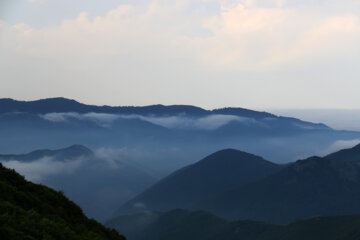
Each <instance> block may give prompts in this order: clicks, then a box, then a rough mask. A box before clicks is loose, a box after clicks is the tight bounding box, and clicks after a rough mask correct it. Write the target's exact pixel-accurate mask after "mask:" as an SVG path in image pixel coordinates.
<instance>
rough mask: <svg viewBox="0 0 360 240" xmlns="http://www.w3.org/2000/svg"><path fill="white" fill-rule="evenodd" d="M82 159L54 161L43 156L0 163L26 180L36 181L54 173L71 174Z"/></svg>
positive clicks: (80, 163) (79, 165)
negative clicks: (30, 159)
mask: <svg viewBox="0 0 360 240" xmlns="http://www.w3.org/2000/svg"><path fill="white" fill-rule="evenodd" d="M83 161H84V160H83V159H81V158H79V159H75V160H71V161H56V159H54V158H51V157H43V158H40V159H38V160H35V161H31V162H22V161H17V160H10V161H4V162H2V164H3V165H4V166H5V167H7V168H11V169H15V170H16V171H17V172H18V173H20V174H21V175H23V176H25V177H26V179H27V180H29V181H34V182H37V183H40V182H42V181H43V180H44V179H46V178H47V177H50V176H54V175H62V174H65V175H66V174H71V173H73V172H74V171H75V170H77V169H78V168H80V167H81V165H82V164H83Z"/></svg>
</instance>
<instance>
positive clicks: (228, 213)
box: [194, 153, 360, 223]
mask: <svg viewBox="0 0 360 240" xmlns="http://www.w3.org/2000/svg"><path fill="white" fill-rule="evenodd" d="M338 154H339V155H342V154H340V153H337V154H334V155H332V156H336V155H338ZM348 159H352V158H348ZM194 208H195V209H204V210H208V211H211V212H212V213H214V214H217V215H219V216H222V217H226V218H229V219H251V220H260V221H266V222H275V223H285V222H291V221H294V220H297V219H304V218H309V217H316V216H324V215H344V214H353V213H360V165H359V163H357V162H352V161H347V160H346V159H345V160H343V159H335V158H327V157H325V158H320V157H311V158H308V159H305V160H299V161H296V162H295V163H293V164H289V165H288V166H287V167H285V168H284V169H282V170H280V171H279V172H277V173H275V174H273V175H271V176H268V177H266V178H264V179H261V180H259V181H257V182H253V183H250V184H247V185H244V186H242V187H239V188H237V189H233V190H231V191H228V192H227V193H224V194H221V195H218V196H217V197H214V198H212V199H209V200H206V201H203V202H200V203H198V204H196V207H194Z"/></svg>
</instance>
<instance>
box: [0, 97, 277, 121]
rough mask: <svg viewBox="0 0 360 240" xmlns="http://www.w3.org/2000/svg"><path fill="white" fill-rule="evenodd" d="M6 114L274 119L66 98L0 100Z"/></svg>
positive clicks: (234, 112) (255, 114) (245, 112)
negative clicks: (211, 115) (108, 104)
mask: <svg viewBox="0 0 360 240" xmlns="http://www.w3.org/2000/svg"><path fill="white" fill-rule="evenodd" d="M8 112H27V113H34V114H45V113H52V112H78V113H88V112H98V113H117V114H140V115H149V114H152V115H177V114H187V115H195V116H203V115H208V114H224V115H236V116H244V117H254V118H265V117H275V115H273V114H270V113H266V112H257V111H252V110H248V109H243V108H223V109H216V110H213V111H209V110H205V109H202V108H199V107H195V106H189V105H170V106H164V105H161V104H158V105H150V106H143V107H134V106H124V107H112V106H95V105H86V104H82V103H79V102H77V101H75V100H72V99H66V98H61V97H59V98H47V99H41V100H36V101H17V100H14V99H10V98H3V99H0V113H8Z"/></svg>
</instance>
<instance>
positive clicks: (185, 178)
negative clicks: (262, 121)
mask: <svg viewBox="0 0 360 240" xmlns="http://www.w3.org/2000/svg"><path fill="white" fill-rule="evenodd" d="M281 168H282V166H280V165H278V164H274V163H272V162H269V161H266V160H264V159H263V158H261V157H258V156H255V155H252V154H249V153H246V152H242V151H238V150H234V149H225V150H221V151H218V152H216V153H213V154H211V155H209V156H207V157H205V158H204V159H202V160H200V161H199V162H197V163H195V164H192V165H190V166H186V167H184V168H182V169H180V170H177V171H175V172H174V173H172V174H170V175H169V176H168V177H165V178H164V179H162V180H161V181H159V182H158V183H156V184H155V185H153V186H152V187H150V188H148V189H147V190H146V191H145V192H143V193H142V194H140V195H138V196H137V197H136V198H134V199H133V200H131V201H130V202H128V203H127V204H126V205H124V206H123V207H122V209H123V212H122V209H120V210H119V214H125V213H126V214H127V213H133V212H137V211H142V210H147V209H150V210H157V211H168V210H171V209H174V208H191V207H192V206H193V205H194V204H196V203H197V202H199V201H202V200H206V199H208V198H211V197H215V196H217V195H221V194H223V193H225V192H227V191H229V190H232V189H235V188H237V187H240V186H242V185H244V184H247V183H250V182H253V181H256V180H258V179H262V178H264V177H266V176H269V175H271V174H273V173H275V172H277V171H279V170H280V169H281Z"/></svg>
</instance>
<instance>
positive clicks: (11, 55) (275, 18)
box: [0, 0, 360, 106]
mask: <svg viewBox="0 0 360 240" xmlns="http://www.w3.org/2000/svg"><path fill="white" fill-rule="evenodd" d="M124 2H127V3H124V4H121V5H119V7H117V8H116V9H113V10H111V11H108V13H107V14H105V15H102V16H95V17H92V15H91V12H89V13H87V12H82V13H79V15H78V17H76V18H73V19H71V18H70V19H65V20H64V21H62V23H61V24H60V25H58V26H48V27H43V28H34V27H32V26H29V25H27V24H26V23H23V24H16V25H9V24H6V23H2V24H0V63H1V65H2V66H1V67H0V71H1V78H2V79H3V80H2V83H3V84H2V85H3V86H4V87H3V88H1V89H0V94H1V95H8V94H11V95H12V96H11V97H13V96H25V98H30V97H32V98H34V96H35V95H36V96H39V97H48V96H54V95H63V96H75V98H78V99H80V100H82V99H86V100H87V101H88V99H90V100H91V101H93V102H101V103H103V101H105V100H103V99H106V101H107V102H108V103H109V102H111V103H119V102H121V103H124V102H125V103H126V104H144V103H149V102H151V103H159V102H162V103H168V104H170V102H169V101H172V102H171V103H179V102H188V103H189V102H192V103H194V102H199V103H200V104H203V105H206V104H208V105H209V103H212V102H219V101H224V102H225V103H224V104H229V103H233V105H234V104H244V105H250V103H252V105H260V104H262V105H264V104H265V103H264V102H266V103H268V102H269V104H273V105H274V104H277V105H278V106H279V105H284V104H287V103H288V102H290V103H294V102H296V104H297V105H304V104H305V103H304V102H306V105H307V106H313V103H314V101H315V102H318V105H329V106H330V105H331V104H341V105H342V106H344V105H346V104H350V105H355V104H356V103H355V102H356V101H352V100H353V99H356V96H357V93H356V92H355V91H354V89H357V87H358V81H357V80H356V79H358V77H359V76H360V73H359V72H358V69H359V68H358V67H356V66H357V65H356V64H357V63H358V62H360V59H359V56H360V46H359V44H358V42H360V20H359V12H358V11H356V6H358V5H359V4H358V3H356V2H358V1H354V0H345V1H344V2H341V3H339V2H336V1H333V0H330V1H310V0H308V1H300V0H287V1H285V0H264V1H259V0H221V1H218V0H202V1H196V0H187V1H180V0H178V1H163V0H153V1H146V2H147V3H146V4H134V3H133V2H130V1H124ZM214 6H218V7H214ZM19 69H20V71H19ZM299 72H300V74H299ZM29 76H30V79H28V77H29ZM337 76H341V78H344V79H345V80H342V79H341V80H340V77H337ZM344 81H345V83H344ZM313 85H315V87H313V88H311V89H309V86H313ZM34 86H36V87H34ZM39 86H41V87H39ZM139 86H141V87H139ZM280 86H281V87H280ZM317 86H321V87H323V88H324V90H321V91H317V90H316V89H318V88H317ZM324 86H325V87H324ZM204 87H206V88H207V89H208V91H207V93H206V94H201V96H203V95H205V96H204V97H202V98H200V97H199V95H200V94H199V92H200V91H202V89H203V88H204ZM341 87H342V88H341ZM42 88H46V89H49V91H40V89H42ZM339 88H340V89H343V92H344V93H347V94H343V95H344V97H343V98H342V99H341V101H340V102H339V101H335V100H333V98H332V97H331V96H333V94H334V92H336V91H337V90H338V89H339ZM264 89H267V91H265V90H264ZM295 90H298V91H296V93H294V94H290V93H293V92H295ZM44 92H46V94H47V95H44V94H45V93H44ZM185 92H186V93H187V94H185ZM254 92H259V94H258V95H260V96H261V97H259V98H256V99H254V97H253V93H254ZM349 93H350V94H349ZM216 94H219V95H220V97H219V98H214V97H213V96H214V95H215V96H217V95H216ZM274 95H276V97H274ZM298 95H300V96H298ZM319 95H321V96H324V97H323V98H319V97H318V96H319ZM280 96H282V99H280ZM23 98H24V97H23ZM283 98H287V99H289V98H291V99H290V100H291V101H286V103H285V101H284V100H283ZM269 99H270V100H269ZM300 99H302V100H300ZM304 99H305V100H304ZM322 99H323V100H322ZM214 104H216V103H212V106H214ZM217 104H223V103H222V102H221V103H217Z"/></svg>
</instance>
